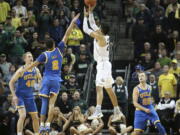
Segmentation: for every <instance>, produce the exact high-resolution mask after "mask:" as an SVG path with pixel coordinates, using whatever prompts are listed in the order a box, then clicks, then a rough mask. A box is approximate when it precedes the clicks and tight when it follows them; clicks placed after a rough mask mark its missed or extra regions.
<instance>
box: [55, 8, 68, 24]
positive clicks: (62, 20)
mask: <svg viewBox="0 0 180 135" xmlns="http://www.w3.org/2000/svg"><path fill="white" fill-rule="evenodd" d="M57 18H58V19H59V20H60V21H59V22H60V25H61V26H62V27H63V28H67V27H68V24H69V23H70V20H69V18H68V17H67V16H66V15H65V13H64V10H60V11H59V13H58V14H57Z"/></svg>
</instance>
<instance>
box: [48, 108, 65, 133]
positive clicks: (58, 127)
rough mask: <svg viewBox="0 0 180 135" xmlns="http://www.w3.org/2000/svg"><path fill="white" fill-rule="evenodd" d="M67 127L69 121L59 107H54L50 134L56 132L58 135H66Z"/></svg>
mask: <svg viewBox="0 0 180 135" xmlns="http://www.w3.org/2000/svg"><path fill="white" fill-rule="evenodd" d="M67 127H68V121H67V119H66V118H65V117H64V116H63V114H62V113H61V111H60V110H59V108H58V107H54V110H53V117H52V122H51V132H50V134H53V133H55V132H56V133H58V135H65V130H66V129H67Z"/></svg>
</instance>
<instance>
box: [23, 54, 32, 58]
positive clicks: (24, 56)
mask: <svg viewBox="0 0 180 135" xmlns="http://www.w3.org/2000/svg"><path fill="white" fill-rule="evenodd" d="M28 54H31V55H32V53H31V52H25V53H24V54H23V60H24V59H25V58H26V56H27V55H28Z"/></svg>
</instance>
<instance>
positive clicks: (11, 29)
mask: <svg viewBox="0 0 180 135" xmlns="http://www.w3.org/2000/svg"><path fill="white" fill-rule="evenodd" d="M11 22H12V18H11V17H7V19H6V22H5V25H4V30H5V31H6V32H7V33H8V34H9V36H12V35H13V34H14V33H15V30H16V29H15V27H13V26H12V24H11Z"/></svg>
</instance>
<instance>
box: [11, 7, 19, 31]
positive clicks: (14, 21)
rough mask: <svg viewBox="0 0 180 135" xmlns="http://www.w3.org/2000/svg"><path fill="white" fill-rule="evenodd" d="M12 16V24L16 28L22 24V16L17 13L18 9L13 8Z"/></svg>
mask: <svg viewBox="0 0 180 135" xmlns="http://www.w3.org/2000/svg"><path fill="white" fill-rule="evenodd" d="M11 17H12V21H11V24H12V26H13V27H14V28H15V29H17V28H18V27H20V26H21V17H19V16H17V15H16V10H15V9H12V10H11Z"/></svg>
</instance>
